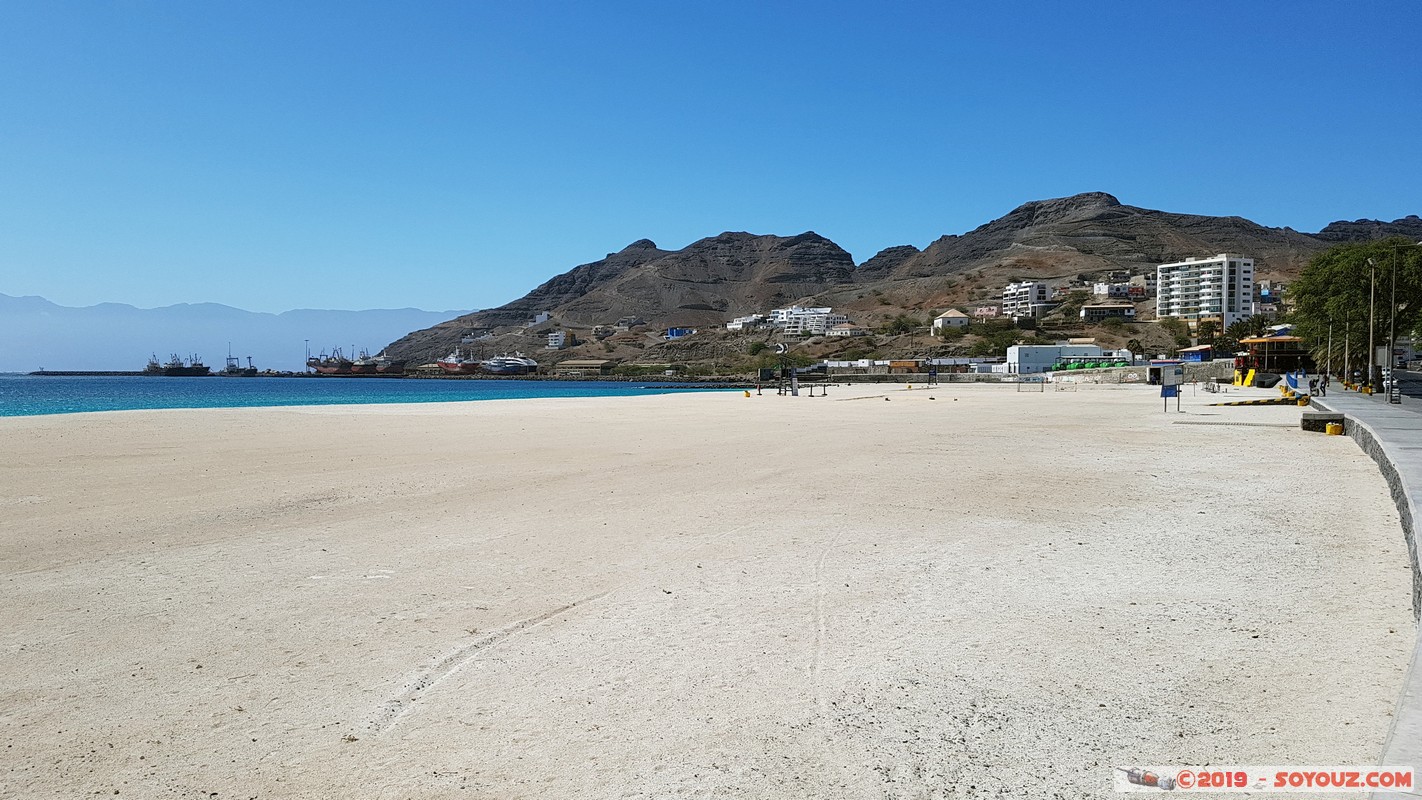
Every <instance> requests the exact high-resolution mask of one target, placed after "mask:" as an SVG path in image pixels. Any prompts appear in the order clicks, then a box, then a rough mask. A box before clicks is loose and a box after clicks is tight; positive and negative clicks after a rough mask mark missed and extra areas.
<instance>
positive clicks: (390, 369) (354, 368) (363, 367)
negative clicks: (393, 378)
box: [351, 350, 405, 375]
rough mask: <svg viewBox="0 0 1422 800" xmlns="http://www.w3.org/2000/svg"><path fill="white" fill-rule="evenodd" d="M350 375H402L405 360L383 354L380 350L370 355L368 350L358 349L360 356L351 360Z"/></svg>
mask: <svg viewBox="0 0 1422 800" xmlns="http://www.w3.org/2000/svg"><path fill="white" fill-rule="evenodd" d="M351 374H352V375H403V374H405V362H404V361H396V360H394V359H392V358H390V357H389V356H387V355H385V351H383V350H382V351H381V352H380V353H379V354H378V355H374V356H372V355H371V354H370V353H369V352H367V351H365V350H362V351H360V358H357V359H356V360H355V361H353V362H351Z"/></svg>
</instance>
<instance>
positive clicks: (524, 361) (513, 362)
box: [479, 353, 538, 375]
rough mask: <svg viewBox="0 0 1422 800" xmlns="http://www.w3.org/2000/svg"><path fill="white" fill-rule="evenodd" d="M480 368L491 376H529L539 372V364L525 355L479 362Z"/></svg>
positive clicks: (504, 356)
mask: <svg viewBox="0 0 1422 800" xmlns="http://www.w3.org/2000/svg"><path fill="white" fill-rule="evenodd" d="M479 367H480V368H481V369H482V370H484V371H485V372H487V373H489V374H490V375H528V374H530V373H533V372H537V371H538V362H537V361H534V360H533V359H531V358H529V357H528V356H526V355H524V354H523V353H515V354H513V355H502V356H494V357H493V358H489V359H485V360H483V361H481V362H479Z"/></svg>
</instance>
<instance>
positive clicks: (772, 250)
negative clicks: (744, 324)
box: [387, 232, 854, 361]
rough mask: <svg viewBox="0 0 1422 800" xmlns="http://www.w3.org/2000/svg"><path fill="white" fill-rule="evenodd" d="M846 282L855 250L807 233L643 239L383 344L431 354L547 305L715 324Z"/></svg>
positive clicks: (602, 320) (590, 316)
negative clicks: (688, 240)
mask: <svg viewBox="0 0 1422 800" xmlns="http://www.w3.org/2000/svg"><path fill="white" fill-rule="evenodd" d="M853 280H854V259H853V257H852V256H850V254H849V253H848V252H846V251H845V250H844V249H843V248H841V247H840V246H839V245H837V244H835V243H834V242H831V241H830V240H828V239H826V238H825V237H823V236H820V235H819V234H817V233H813V232H807V233H802V234H800V235H799V236H790V237H785V236H757V235H753V234H750V233H723V234H721V235H719V236H713V237H710V238H707V239H702V240H700V241H698V242H695V243H693V244H691V245H689V246H687V247H685V248H683V249H681V250H676V251H670V252H669V251H665V250H660V249H658V248H657V246H656V245H655V244H653V243H652V242H650V241H648V240H646V239H643V240H640V241H637V242H634V243H632V244H631V245H629V246H627V247H626V248H624V249H623V250H621V251H620V252H617V253H613V254H610V255H608V256H607V257H606V258H604V259H602V260H601V261H595V262H592V263H590V264H583V265H581V266H578V267H575V268H573V269H572V270H569V271H568V272H566V273H564V274H562V275H559V276H557V277H555V278H552V279H551V280H549V281H547V282H546V283H544V284H543V285H542V286H539V287H538V288H537V289H534V290H533V291H532V292H530V293H528V294H527V295H526V296H524V297H522V298H519V299H518V300H515V301H514V302H512V303H508V304H507V305H503V306H500V307H498V308H493V309H488V310H486V311H479V312H476V313H473V314H468V315H465V316H463V317H460V318H458V319H454V320H450V321H448V322H444V323H441V324H440V325H437V326H435V327H433V328H427V329H425V330H422V331H415V332H414V333H411V334H409V335H407V336H405V337H403V338H401V339H399V340H398V341H396V342H393V343H391V345H390V346H389V347H388V348H387V352H389V353H390V354H391V355H392V356H395V357H398V358H407V359H412V360H416V361H424V360H429V359H433V358H438V357H439V356H442V355H444V354H445V353H448V352H450V350H452V349H453V348H454V346H455V345H457V344H459V342H460V339H461V338H462V337H464V336H466V335H468V334H469V333H471V332H481V331H485V330H492V331H495V332H500V331H501V330H507V329H511V328H517V327H521V326H523V325H525V324H526V323H527V322H528V321H529V320H530V319H531V318H532V317H533V316H534V314H536V313H538V312H539V311H551V312H553V317H554V320H553V321H554V322H556V323H559V324H567V325H571V326H575V327H584V328H587V327H592V326H594V325H611V324H613V323H615V322H616V321H617V320H618V319H619V318H621V317H627V316H636V317H641V318H642V319H644V320H646V322H647V323H648V324H650V325H655V326H660V327H666V326H672V325H691V326H696V325H719V324H722V323H724V322H726V321H727V320H729V319H731V318H732V317H735V316H738V315H742V314H749V313H752V312H756V311H764V310H766V309H769V308H770V307H772V306H782V305H787V304H790V303H793V302H796V301H798V300H801V299H803V298H806V297H811V296H813V295H816V294H819V293H820V292H823V291H825V290H827V289H829V288H830V287H833V286H835V285H838V284H848V283H851V282H852V281H853Z"/></svg>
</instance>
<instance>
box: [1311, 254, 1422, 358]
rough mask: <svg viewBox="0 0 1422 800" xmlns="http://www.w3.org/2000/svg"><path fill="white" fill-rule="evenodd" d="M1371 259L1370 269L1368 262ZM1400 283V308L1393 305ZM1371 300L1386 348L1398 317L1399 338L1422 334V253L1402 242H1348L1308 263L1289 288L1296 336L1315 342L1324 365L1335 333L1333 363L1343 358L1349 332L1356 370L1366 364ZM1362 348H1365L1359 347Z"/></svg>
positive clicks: (1378, 339)
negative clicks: (1330, 330) (1390, 332)
mask: <svg viewBox="0 0 1422 800" xmlns="http://www.w3.org/2000/svg"><path fill="white" fill-rule="evenodd" d="M1369 259H1372V262H1373V263H1372V264H1371V265H1370V264H1369V263H1368V260H1369ZM1394 277H1395V278H1396V281H1397V285H1396V294H1397V304H1396V306H1393V305H1392V295H1393V280H1394ZM1374 289H1375V290H1376V293H1375V296H1374V299H1373V300H1372V314H1371V317H1372V322H1373V325H1372V334H1373V337H1374V338H1375V340H1376V342H1377V343H1378V344H1386V343H1387V337H1388V331H1389V324H1390V323H1391V322H1392V321H1393V320H1392V314H1393V313H1394V311H1395V313H1396V329H1397V334H1398V335H1399V336H1403V335H1406V334H1408V333H1411V334H1413V335H1417V334H1418V333H1422V331H1419V330H1418V329H1419V327H1422V247H1418V246H1417V245H1416V243H1415V242H1413V241H1411V240H1410V239H1407V238H1404V237H1393V238H1390V239H1382V240H1379V241H1372V242H1349V243H1347V244H1340V245H1337V246H1335V247H1331V248H1329V249H1328V250H1325V251H1323V252H1322V253H1319V254H1318V255H1316V256H1314V257H1313V259H1312V260H1310V261H1309V264H1308V266H1307V267H1305V268H1304V271H1303V272H1302V273H1301V274H1300V275H1299V278H1298V280H1297V281H1295V282H1294V283H1293V285H1292V286H1290V287H1289V297H1290V298H1291V299H1292V301H1293V314H1292V317H1293V321H1294V325H1295V333H1296V334H1298V335H1299V336H1303V337H1305V338H1307V339H1309V340H1311V342H1312V347H1313V351H1314V358H1315V360H1318V361H1319V362H1320V363H1322V361H1323V359H1324V358H1326V353H1325V351H1326V350H1327V347H1328V330H1329V326H1330V324H1331V325H1332V328H1333V342H1334V350H1333V352H1334V356H1335V361H1334V363H1335V364H1337V363H1341V362H1339V361H1338V360H1337V359H1339V358H1341V357H1342V352H1343V351H1342V344H1341V342H1342V340H1343V337H1344V334H1345V331H1346V333H1347V335H1348V336H1349V338H1351V339H1352V341H1353V342H1354V344H1352V345H1351V346H1350V349H1351V350H1352V353H1351V356H1352V361H1353V366H1356V365H1358V364H1366V363H1367V361H1368V354H1367V341H1368V320H1369V316H1370V315H1369V295H1370V293H1371V292H1372V290H1374ZM1359 343H1361V344H1359Z"/></svg>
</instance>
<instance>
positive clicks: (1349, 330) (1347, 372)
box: [1343, 308, 1353, 381]
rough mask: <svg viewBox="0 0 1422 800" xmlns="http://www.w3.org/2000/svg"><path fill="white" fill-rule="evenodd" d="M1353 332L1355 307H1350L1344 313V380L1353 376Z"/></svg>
mask: <svg viewBox="0 0 1422 800" xmlns="http://www.w3.org/2000/svg"><path fill="white" fill-rule="evenodd" d="M1352 334H1353V309H1352V308H1349V309H1348V310H1347V311H1345V312H1344V313H1343V380H1345V381H1346V380H1349V379H1350V378H1352V377H1353V347H1352V344H1351V343H1350V337H1351V336H1352Z"/></svg>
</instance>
